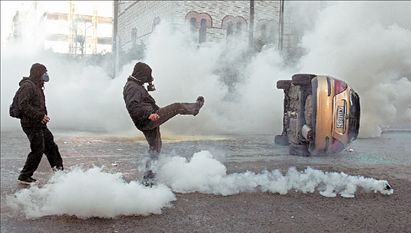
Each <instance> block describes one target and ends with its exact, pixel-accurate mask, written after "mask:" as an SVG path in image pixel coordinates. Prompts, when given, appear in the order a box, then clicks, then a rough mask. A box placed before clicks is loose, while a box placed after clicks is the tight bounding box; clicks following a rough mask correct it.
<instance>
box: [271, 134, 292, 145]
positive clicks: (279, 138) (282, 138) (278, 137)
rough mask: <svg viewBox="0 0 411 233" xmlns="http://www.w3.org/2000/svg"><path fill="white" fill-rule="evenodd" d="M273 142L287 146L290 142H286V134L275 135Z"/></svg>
mask: <svg viewBox="0 0 411 233" xmlns="http://www.w3.org/2000/svg"><path fill="white" fill-rule="evenodd" d="M274 143H275V144H276V145H281V146H288V145H289V144H290V143H289V142H288V136H287V135H275V138H274Z"/></svg>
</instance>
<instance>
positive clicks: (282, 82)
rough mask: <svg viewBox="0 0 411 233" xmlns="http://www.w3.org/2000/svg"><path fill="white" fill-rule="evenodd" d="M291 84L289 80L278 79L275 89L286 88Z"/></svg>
mask: <svg viewBox="0 0 411 233" xmlns="http://www.w3.org/2000/svg"><path fill="white" fill-rule="evenodd" d="M290 85H291V80H278V81H277V89H287V88H289V87H290Z"/></svg>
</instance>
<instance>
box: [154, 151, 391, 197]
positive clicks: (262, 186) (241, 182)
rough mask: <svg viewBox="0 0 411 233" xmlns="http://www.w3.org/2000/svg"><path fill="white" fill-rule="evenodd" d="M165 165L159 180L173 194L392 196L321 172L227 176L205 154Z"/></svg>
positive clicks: (366, 182) (367, 181) (374, 183)
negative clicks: (260, 192) (296, 192)
mask: <svg viewBox="0 0 411 233" xmlns="http://www.w3.org/2000/svg"><path fill="white" fill-rule="evenodd" d="M165 161H166V162H164V161H163V162H160V165H159V168H158V173H159V179H160V180H161V181H162V182H163V183H165V184H166V185H168V186H169V187H171V188H172V189H173V191H176V192H181V193H191V192H200V193H209V194H218V195H224V196H225V195H233V194H238V193H241V192H255V191H263V192H270V193H274V194H282V195H284V194H287V193H288V192H289V191H291V190H293V191H298V192H302V193H313V192H315V191H319V193H320V194H321V195H322V196H325V197H336V196H337V195H340V196H342V197H354V194H355V192H357V191H358V189H363V190H365V191H368V192H369V191H374V192H380V193H382V194H385V195H390V194H392V193H393V189H391V188H390V189H389V190H387V189H386V187H387V185H388V182H387V181H385V180H376V179H373V178H365V177H362V176H350V175H347V174H345V173H342V172H341V173H338V172H323V171H320V170H316V169H312V168H309V167H308V168H307V169H305V170H304V171H301V172H299V171H297V170H296V168H293V167H291V168H289V169H288V171H287V172H286V174H284V175H283V174H282V173H281V171H279V170H273V171H263V172H260V173H255V172H250V171H247V172H244V173H233V174H227V172H226V170H227V169H226V167H225V166H224V165H223V164H222V163H220V162H219V161H217V160H215V159H214V158H213V155H212V154H211V153H210V152H208V151H201V152H198V153H195V154H194V155H193V157H192V158H191V159H190V160H187V159H186V158H183V157H172V158H169V159H166V160H165ZM161 163H163V164H161Z"/></svg>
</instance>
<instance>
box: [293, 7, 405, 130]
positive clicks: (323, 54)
mask: <svg viewBox="0 0 411 233" xmlns="http://www.w3.org/2000/svg"><path fill="white" fill-rule="evenodd" d="M410 11H411V3H410V2H338V3H335V4H332V5H330V6H329V7H327V8H325V9H324V10H323V11H321V12H320V15H319V17H318V20H317V21H316V24H315V27H314V29H313V30H312V31H311V32H308V33H306V34H305V36H304V37H303V40H302V47H304V48H305V49H306V50H307V55H305V56H304V57H302V58H301V60H300V68H299V70H300V71H303V72H312V73H318V74H329V75H333V76H335V77H336V78H340V79H343V80H346V81H347V82H348V83H349V84H350V86H352V87H353V88H354V89H355V90H356V91H357V92H358V93H359V95H360V98H361V105H362V106H361V107H362V116H361V117H362V118H361V127H360V136H365V137H369V136H379V135H380V133H381V130H382V128H387V127H391V125H395V126H397V127H398V126H402V127H408V128H409V127H410V125H411V117H410V116H409V114H408V115H407V112H409V110H410V108H411V105H410V104H409V103H411V96H410V94H409V93H410V92H409V87H410V86H411V21H410V19H409V12H410Z"/></svg>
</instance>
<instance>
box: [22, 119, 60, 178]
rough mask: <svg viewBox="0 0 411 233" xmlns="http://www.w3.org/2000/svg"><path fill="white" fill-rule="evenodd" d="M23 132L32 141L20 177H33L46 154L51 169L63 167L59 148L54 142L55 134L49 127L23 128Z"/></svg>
mask: <svg viewBox="0 0 411 233" xmlns="http://www.w3.org/2000/svg"><path fill="white" fill-rule="evenodd" d="M23 131H24V133H25V134H26V135H27V138H28V139H29V141H30V149H31V152H30V153H29V154H28V156H27V160H26V163H25V164H24V167H23V170H21V172H20V176H23V177H31V176H32V175H33V173H34V172H35V171H36V170H37V168H38V166H39V164H40V161H41V157H42V156H43V154H46V157H47V160H48V161H49V163H50V166H51V167H60V168H62V167H63V159H62V158H61V155H60V152H59V149H58V146H57V144H56V143H55V142H54V137H53V134H52V133H51V132H50V130H49V129H48V128H47V127H41V128H31V127H23Z"/></svg>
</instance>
